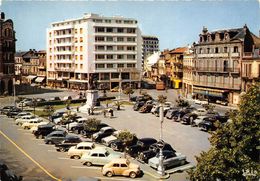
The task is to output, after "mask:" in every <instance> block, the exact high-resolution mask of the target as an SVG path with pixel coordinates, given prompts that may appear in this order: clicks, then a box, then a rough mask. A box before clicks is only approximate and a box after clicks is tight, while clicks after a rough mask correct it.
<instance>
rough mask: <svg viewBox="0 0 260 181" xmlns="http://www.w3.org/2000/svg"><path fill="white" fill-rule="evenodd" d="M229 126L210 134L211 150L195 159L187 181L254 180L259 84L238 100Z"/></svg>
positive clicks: (259, 119)
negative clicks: (195, 164)
mask: <svg viewBox="0 0 260 181" xmlns="http://www.w3.org/2000/svg"><path fill="white" fill-rule="evenodd" d="M230 116H231V119H232V122H229V123H226V124H225V125H221V124H220V125H219V128H218V129H217V130H216V132H213V133H211V134H212V136H211V138H210V143H211V146H212V147H211V148H210V149H209V151H207V152H202V153H201V154H200V156H198V157H196V159H197V162H198V164H197V167H196V168H195V169H194V170H191V171H190V173H189V174H190V177H191V180H200V181H204V180H205V181H206V180H217V179H219V180H258V176H259V175H260V165H259V161H260V160H259V154H260V152H259V140H260V131H259V128H260V84H259V83H258V84H255V85H252V86H251V88H250V89H249V90H248V92H247V93H246V94H244V95H243V96H241V100H240V103H239V105H238V111H237V113H236V114H234V112H232V111H231V112H230Z"/></svg>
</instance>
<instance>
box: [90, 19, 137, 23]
mask: <svg viewBox="0 0 260 181" xmlns="http://www.w3.org/2000/svg"><path fill="white" fill-rule="evenodd" d="M93 22H95V23H114V22H115V23H118V24H121V23H124V24H137V21H136V20H118V19H117V20H114V19H93Z"/></svg>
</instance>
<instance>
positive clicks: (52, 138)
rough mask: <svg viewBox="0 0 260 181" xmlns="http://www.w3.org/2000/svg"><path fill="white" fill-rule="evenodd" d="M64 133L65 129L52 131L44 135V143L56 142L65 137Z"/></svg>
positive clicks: (65, 133)
mask: <svg viewBox="0 0 260 181" xmlns="http://www.w3.org/2000/svg"><path fill="white" fill-rule="evenodd" d="M66 135H67V132H65V131H53V132H51V133H50V134H48V135H47V136H46V137H45V139H44V142H45V143H46V144H58V143H60V142H62V141H63V140H64V139H65V137H66Z"/></svg>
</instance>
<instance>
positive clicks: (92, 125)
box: [83, 118, 101, 130]
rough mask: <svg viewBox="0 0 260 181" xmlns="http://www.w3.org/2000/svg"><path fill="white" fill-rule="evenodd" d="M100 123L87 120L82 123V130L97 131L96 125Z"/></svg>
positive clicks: (93, 119) (95, 119) (94, 120)
mask: <svg viewBox="0 0 260 181" xmlns="http://www.w3.org/2000/svg"><path fill="white" fill-rule="evenodd" d="M100 123H101V121H100V120H98V119H97V118H88V119H87V121H86V122H84V124H83V125H84V129H86V130H97V127H98V125H99V124H100Z"/></svg>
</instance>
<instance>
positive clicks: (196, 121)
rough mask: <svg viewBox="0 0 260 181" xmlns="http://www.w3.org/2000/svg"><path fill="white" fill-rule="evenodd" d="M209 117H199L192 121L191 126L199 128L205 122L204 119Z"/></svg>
mask: <svg viewBox="0 0 260 181" xmlns="http://www.w3.org/2000/svg"><path fill="white" fill-rule="evenodd" d="M206 117H207V116H198V117H197V118H196V119H194V120H192V122H191V126H199V124H200V123H201V122H203V120H204V118H206Z"/></svg>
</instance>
